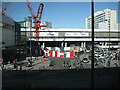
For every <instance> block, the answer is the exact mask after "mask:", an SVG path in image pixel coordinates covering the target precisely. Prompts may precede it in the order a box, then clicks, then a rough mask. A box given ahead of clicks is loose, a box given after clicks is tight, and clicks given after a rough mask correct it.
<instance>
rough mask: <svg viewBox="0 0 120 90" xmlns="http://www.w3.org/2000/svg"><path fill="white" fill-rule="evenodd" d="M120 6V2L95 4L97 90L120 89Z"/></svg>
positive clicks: (95, 74)
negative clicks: (99, 89)
mask: <svg viewBox="0 0 120 90" xmlns="http://www.w3.org/2000/svg"><path fill="white" fill-rule="evenodd" d="M119 4H120V3H118V2H95V13H94V15H95V16H94V18H95V23H94V25H95V27H94V29H95V32H94V34H95V36H94V40H95V42H94V43H95V44H94V67H95V72H94V81H95V84H94V85H95V88H119V83H120V82H119V78H120V73H119V69H120V60H119V53H120V48H119V43H120V42H119V38H118V37H119V34H118V33H119V29H118V26H119V23H118V17H119V13H118V10H119V9H120V7H118V6H120V5H119ZM111 82H112V83H111Z"/></svg>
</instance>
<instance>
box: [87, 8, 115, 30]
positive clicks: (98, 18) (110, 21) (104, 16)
mask: <svg viewBox="0 0 120 90" xmlns="http://www.w3.org/2000/svg"><path fill="white" fill-rule="evenodd" d="M116 19H117V16H116V10H110V9H105V10H103V11H98V12H96V13H94V21H95V22H94V28H95V29H109V26H110V29H112V30H114V29H116ZM91 20H92V18H91V16H89V17H88V18H86V26H85V27H86V29H91Z"/></svg>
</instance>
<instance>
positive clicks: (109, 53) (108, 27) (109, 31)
mask: <svg viewBox="0 0 120 90" xmlns="http://www.w3.org/2000/svg"><path fill="white" fill-rule="evenodd" d="M105 21H108V28H109V56H110V20H108V19H106V20H105Z"/></svg>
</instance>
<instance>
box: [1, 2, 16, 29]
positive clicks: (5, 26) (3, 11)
mask: <svg viewBox="0 0 120 90" xmlns="http://www.w3.org/2000/svg"><path fill="white" fill-rule="evenodd" d="M15 3H16V2H14V3H13V6H12V7H11V9H10V12H9V14H8V15H7V14H6V9H7V6H8V4H9V2H7V3H6V5H5V7H4V8H2V6H1V4H0V8H1V12H2V13H3V14H5V15H7V16H10V14H11V12H12V10H13V8H14V6H15ZM0 27H3V28H7V27H8V24H5V25H3V26H0Z"/></svg>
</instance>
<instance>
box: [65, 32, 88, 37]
mask: <svg viewBox="0 0 120 90" xmlns="http://www.w3.org/2000/svg"><path fill="white" fill-rule="evenodd" d="M65 36H89V33H80V32H66V33H65Z"/></svg>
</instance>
